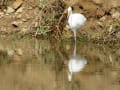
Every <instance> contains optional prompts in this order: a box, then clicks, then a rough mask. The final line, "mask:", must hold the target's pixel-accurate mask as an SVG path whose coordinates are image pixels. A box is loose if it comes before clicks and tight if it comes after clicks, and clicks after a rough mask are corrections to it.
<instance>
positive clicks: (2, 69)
mask: <svg viewBox="0 0 120 90" xmlns="http://www.w3.org/2000/svg"><path fill="white" fill-rule="evenodd" d="M73 42H74V41H73V40H68V41H61V42H56V41H48V40H35V39H22V40H4V39H1V40H0V90H120V49H119V48H109V47H108V46H102V45H94V44H90V43H81V42H77V48H76V55H75V56H74V43H73ZM70 60H73V64H72V65H73V66H74V67H75V68H76V70H75V71H74V72H72V78H71V80H69V78H70V77H69V75H70V70H69V63H71V62H70ZM79 63H80V64H79Z"/></svg>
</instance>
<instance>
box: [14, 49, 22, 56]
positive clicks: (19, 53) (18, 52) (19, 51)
mask: <svg viewBox="0 0 120 90" xmlns="http://www.w3.org/2000/svg"><path fill="white" fill-rule="evenodd" d="M16 53H17V54H18V55H20V56H21V55H23V51H22V50H21V49H20V48H19V49H16Z"/></svg>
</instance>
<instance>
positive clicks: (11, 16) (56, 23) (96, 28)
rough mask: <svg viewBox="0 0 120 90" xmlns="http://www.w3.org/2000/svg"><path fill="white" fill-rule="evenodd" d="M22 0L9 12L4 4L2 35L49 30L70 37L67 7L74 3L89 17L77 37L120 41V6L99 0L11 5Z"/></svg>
mask: <svg viewBox="0 0 120 90" xmlns="http://www.w3.org/2000/svg"><path fill="white" fill-rule="evenodd" d="M19 1H22V4H21V5H20V6H19V7H17V9H15V11H14V12H12V13H7V12H6V11H7V10H6V9H4V8H2V7H3V6H0V7H1V9H0V32H1V33H0V35H1V37H6V36H8V35H11V34H12V35H13V34H14V33H17V34H18V36H21V35H22V36H23V35H25V34H29V35H32V36H37V37H38V36H41V35H44V33H48V34H49V35H51V36H54V37H55V38H58V37H59V36H62V38H70V37H71V36H72V34H71V31H70V30H68V28H66V25H67V13H66V10H67V7H68V6H73V7H74V12H80V13H83V14H84V15H85V16H86V17H87V22H86V24H85V26H84V27H82V28H81V30H79V31H78V35H77V36H78V37H79V38H80V40H86V39H87V40H92V41H94V42H100V41H107V42H109V41H110V42H111V41H112V42H118V41H119V40H120V7H119V6H116V7H113V6H110V5H108V6H109V7H107V6H106V4H104V3H102V4H101V3H100V4H99V3H95V2H94V1H95V0H74V1H72V0H71V1H69V0H51V1H49V2H43V4H41V3H40V2H39V0H18V1H14V0H11V1H9V2H8V5H7V7H13V6H14V3H16V2H17V3H19ZM114 6H115V5H114ZM21 9H22V10H21ZM20 10H21V11H20ZM42 30H44V31H42ZM79 34H80V35H79Z"/></svg>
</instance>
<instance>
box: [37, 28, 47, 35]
mask: <svg viewBox="0 0 120 90" xmlns="http://www.w3.org/2000/svg"><path fill="white" fill-rule="evenodd" d="M36 33H37V34H42V35H47V32H46V30H45V29H44V28H37V30H36Z"/></svg>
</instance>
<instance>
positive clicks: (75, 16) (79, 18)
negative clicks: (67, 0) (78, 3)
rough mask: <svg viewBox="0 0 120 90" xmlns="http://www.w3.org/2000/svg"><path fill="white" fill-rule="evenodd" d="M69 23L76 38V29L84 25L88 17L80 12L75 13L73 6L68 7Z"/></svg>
mask: <svg viewBox="0 0 120 90" xmlns="http://www.w3.org/2000/svg"><path fill="white" fill-rule="evenodd" d="M68 16H69V17H68V24H69V26H70V28H71V30H72V31H73V32H74V37H75V40H76V30H78V29H79V28H80V27H81V26H83V25H84V24H85V22H86V20H87V19H86V17H85V16H84V15H83V14H80V13H73V12H72V7H69V8H68Z"/></svg>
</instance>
